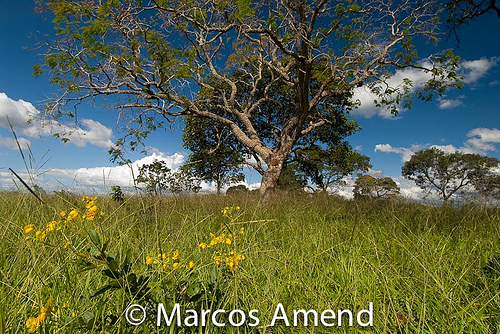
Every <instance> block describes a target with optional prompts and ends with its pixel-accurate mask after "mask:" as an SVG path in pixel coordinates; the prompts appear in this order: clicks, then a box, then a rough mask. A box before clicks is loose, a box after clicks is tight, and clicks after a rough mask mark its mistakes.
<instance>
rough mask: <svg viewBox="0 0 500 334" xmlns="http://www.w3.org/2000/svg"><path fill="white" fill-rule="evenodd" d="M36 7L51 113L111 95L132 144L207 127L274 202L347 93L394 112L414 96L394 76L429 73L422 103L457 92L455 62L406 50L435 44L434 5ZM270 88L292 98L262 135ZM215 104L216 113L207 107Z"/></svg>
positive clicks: (323, 2)
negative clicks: (238, 150) (162, 132)
mask: <svg viewBox="0 0 500 334" xmlns="http://www.w3.org/2000/svg"><path fill="white" fill-rule="evenodd" d="M40 2H41V3H42V5H44V6H45V7H46V8H47V9H48V10H49V11H51V12H52V13H53V14H54V16H55V19H54V23H55V29H56V39H55V40H52V41H50V42H49V43H48V45H47V46H48V48H47V50H46V54H45V64H46V66H45V67H43V66H37V67H35V74H40V73H42V70H43V68H45V69H48V71H49V72H50V75H51V76H52V82H53V83H54V84H58V85H60V86H62V87H63V88H64V92H63V93H62V94H61V95H60V97H59V98H56V99H55V100H54V101H53V103H51V104H49V105H48V107H47V111H48V113H50V114H52V115H64V114H66V115H70V116H74V115H75V113H74V112H73V109H69V110H70V111H67V112H64V111H65V109H64V108H62V107H64V106H68V103H69V104H76V105H77V104H78V103H80V102H81V101H82V100H85V99H90V98H93V97H97V96H104V95H114V96H117V99H116V101H118V102H117V104H116V106H117V108H119V109H120V110H121V111H122V112H123V115H124V116H127V117H122V118H121V119H126V120H128V121H129V122H127V125H130V124H135V125H134V126H131V127H130V131H129V134H130V135H133V136H135V137H137V138H138V139H139V140H137V139H134V140H132V141H131V142H132V144H135V143H137V142H138V141H140V140H141V139H143V138H144V137H145V136H147V135H148V133H149V132H150V131H151V129H155V128H157V127H158V126H164V124H163V123H161V119H163V120H166V121H169V122H170V121H173V120H174V119H175V118H176V117H177V116H182V115H193V116H196V117H205V118H209V119H211V120H214V121H215V122H218V123H220V124H223V125H225V126H226V127H227V128H228V129H229V130H230V131H231V133H232V134H233V135H234V136H235V138H236V139H237V140H238V141H239V142H240V143H241V145H242V146H243V147H245V149H246V150H247V151H249V152H251V153H252V155H253V156H257V157H258V158H259V159H258V161H262V162H263V163H262V164H261V165H260V166H261V167H262V168H260V169H261V170H260V171H261V173H262V175H263V177H262V182H261V193H262V194H263V195H268V194H270V193H272V191H273V189H274V188H275V186H276V184H277V180H278V178H279V175H280V173H281V170H282V169H283V167H284V166H285V162H286V160H287V158H288V157H289V155H290V153H291V152H292V150H293V147H294V145H295V144H296V143H297V142H298V141H299V140H300V139H301V138H302V137H303V136H305V135H307V134H308V133H310V132H311V131H315V130H318V129H321V128H322V127H325V126H330V127H335V126H336V124H335V123H332V120H331V119H332V118H331V117H330V115H331V113H340V112H344V113H345V112H347V111H348V108H346V107H349V106H352V105H353V104H355V102H356V101H352V99H351V97H352V94H353V90H354V89H355V88H357V87H361V86H363V87H365V88H366V89H368V90H371V91H372V92H373V93H375V94H376V95H378V96H379V98H378V103H379V104H380V105H386V106H388V107H389V108H391V110H392V111H394V112H396V111H397V108H398V107H400V106H401V105H406V104H407V103H405V101H406V102H408V101H407V99H408V98H409V97H410V95H411V92H412V89H410V87H411V86H412V82H411V81H410V80H409V79H405V80H404V81H403V83H401V85H397V86H391V85H389V81H388V79H389V78H390V76H391V74H393V73H394V71H395V70H397V69H404V68H407V67H414V68H420V69H422V70H423V71H426V72H427V74H428V76H429V81H428V82H427V83H426V84H425V86H424V87H423V90H422V91H420V93H421V94H419V96H420V97H423V98H425V99H428V98H429V95H428V94H427V93H429V92H431V91H432V92H435V91H437V92H439V93H442V92H443V91H444V89H445V87H446V86H450V85H455V86H459V85H460V81H459V78H458V76H457V75H456V74H455V71H456V68H457V65H458V59H457V58H456V57H454V56H453V55H452V54H451V53H450V52H444V53H438V54H434V55H428V54H426V55H424V56H425V57H427V60H426V61H425V62H421V61H420V57H421V56H419V55H418V53H417V50H416V48H415V46H414V45H413V40H414V39H418V40H424V39H426V40H428V41H431V42H433V43H435V42H437V40H438V39H437V33H438V26H439V22H438V21H439V20H438V12H439V6H440V4H439V2H437V1H424V0H408V1H403V2H399V1H396V2H392V1H385V0H366V1H365V0H360V1H354V0H346V1H341V2H338V1H328V0H311V1H307V0H294V1H281V0H274V1H266V2H260V1H259V2H257V1H256V2H251V1H249V0H234V1H231V0H189V1H188V0H179V1H173V2H172V1H166V0H152V1H150V2H143V1H133V0H110V1H101V0H89V1H77V0H40ZM235 71H240V72H242V73H243V77H244V80H240V79H239V78H240V77H241V76H240V77H238V76H236V77H235V76H234V75H233V73H234V72H235ZM265 72H267V73H269V76H270V78H267V77H266V75H264V73H265ZM264 78H265V79H264ZM214 80H216V81H217V84H213V82H214ZM276 83H279V84H280V85H284V89H286V90H288V91H291V92H293V94H292V95H291V96H293V98H294V100H293V101H289V102H290V103H289V105H290V108H289V109H288V110H287V111H286V113H284V114H282V115H280V117H278V118H277V119H275V118H271V117H268V121H267V123H268V124H267V128H266V131H264V132H262V131H261V130H260V129H258V128H257V127H256V124H255V123H254V120H255V119H258V117H256V114H258V113H259V112H261V107H262V106H263V105H264V104H266V103H268V102H269V101H271V100H273V98H274V96H273V95H272V94H271V93H270V91H271V90H272V86H273V85H276ZM262 85H264V87H263V88H260V89H258V87H259V86H262ZM241 90H244V91H245V94H244V95H243V94H239V92H240V91H241ZM261 92H264V93H263V94H261ZM120 97H123V98H120ZM214 98H215V99H216V100H218V101H219V102H218V105H217V106H216V107H217V110H222V111H223V113H220V112H217V113H215V112H212V111H210V110H209V109H207V108H205V106H206V105H207V103H209V102H210V103H213V101H214ZM112 101H115V100H112ZM275 102H277V103H279V102H281V101H275ZM129 110H130V112H128V111H129ZM265 116H266V115H263V117H265ZM261 119H262V117H261ZM334 119H335V117H334ZM265 134H272V136H273V138H274V139H273V140H271V141H268V140H266V139H265ZM125 142H126V141H125V140H123V139H121V140H119V141H118V144H124V143H125ZM116 152H117V151H116V148H115V153H116Z"/></svg>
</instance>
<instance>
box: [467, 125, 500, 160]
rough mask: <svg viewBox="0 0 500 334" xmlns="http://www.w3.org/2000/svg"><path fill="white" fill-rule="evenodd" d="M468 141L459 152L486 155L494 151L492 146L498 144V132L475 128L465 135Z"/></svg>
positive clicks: (499, 135)
mask: <svg viewBox="0 0 500 334" xmlns="http://www.w3.org/2000/svg"><path fill="white" fill-rule="evenodd" d="M467 137H469V138H470V139H468V140H467V141H466V142H465V144H464V147H463V148H461V149H460V150H461V151H464V152H466V153H477V154H487V152H488V151H496V147H495V145H494V144H498V143H500V130H498V129H487V128H475V129H472V130H470V131H469V132H468V133H467Z"/></svg>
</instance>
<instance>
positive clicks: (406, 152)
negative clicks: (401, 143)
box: [373, 144, 428, 162]
mask: <svg viewBox="0 0 500 334" xmlns="http://www.w3.org/2000/svg"><path fill="white" fill-rule="evenodd" d="M426 147H428V146H427V145H420V144H414V145H412V146H411V147H393V146H392V145H390V144H377V145H375V149H374V150H373V151H374V152H384V153H397V154H401V158H402V161H403V162H405V161H408V160H410V158H411V156H412V155H413V153H415V152H416V151H419V150H422V149H424V148H426Z"/></svg>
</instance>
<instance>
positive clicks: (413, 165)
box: [401, 148, 500, 205]
mask: <svg viewBox="0 0 500 334" xmlns="http://www.w3.org/2000/svg"><path fill="white" fill-rule="evenodd" d="M499 163H500V161H499V160H498V159H496V158H492V157H484V156H481V155H479V154H468V153H461V152H458V151H457V152H455V153H446V152H444V151H442V150H439V149H437V148H430V149H427V150H422V151H419V152H416V153H414V154H413V155H412V156H411V158H410V160H408V161H407V162H405V164H404V165H403V167H402V169H401V172H402V174H403V176H404V177H405V178H407V179H409V180H413V181H415V183H416V184H417V186H419V187H420V188H421V189H423V190H425V191H427V192H429V193H430V192H435V193H437V194H438V195H439V197H441V199H442V200H443V205H446V204H448V201H449V200H450V198H451V197H452V196H454V195H459V194H461V193H465V192H468V191H475V190H481V184H484V182H485V180H486V178H487V177H489V176H490V175H491V169H492V168H494V167H498V165H499Z"/></svg>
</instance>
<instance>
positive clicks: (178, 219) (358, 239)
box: [0, 193, 500, 333]
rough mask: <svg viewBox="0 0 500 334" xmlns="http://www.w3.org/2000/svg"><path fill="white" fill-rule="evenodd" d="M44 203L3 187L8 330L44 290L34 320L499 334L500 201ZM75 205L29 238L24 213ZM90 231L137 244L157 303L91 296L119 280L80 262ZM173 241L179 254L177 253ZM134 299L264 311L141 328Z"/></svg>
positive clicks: (76, 324)
mask: <svg viewBox="0 0 500 334" xmlns="http://www.w3.org/2000/svg"><path fill="white" fill-rule="evenodd" d="M44 202H45V204H41V203H40V202H38V201H37V200H36V199H35V198H32V197H30V196H28V195H24V194H17V193H3V194H1V196H0V222H1V224H2V226H3V229H2V231H1V233H0V281H1V285H0V305H1V306H0V326H3V327H2V328H0V332H2V331H3V332H8V333H18V332H26V331H27V330H28V327H27V323H26V321H27V320H28V319H30V317H32V318H36V317H37V316H39V315H40V313H41V308H42V307H44V306H45V305H46V303H47V301H48V300H49V299H51V301H52V302H51V315H50V316H47V317H46V318H45V319H44V320H43V321H41V322H40V325H39V327H38V328H37V329H36V331H35V332H40V333H43V332H46V333H78V332H81V333H87V332H95V333H99V332H105V333H151V332H165V331H166V332H176V331H177V332H180V333H182V332H186V333H188V332H196V333H219V332H221V333H222V332H240V333H245V332H259V333H291V332H295V333H323V332H325V333H326V332H328V333H330V332H339V333H343V332H345V333H361V332H365V333H397V332H400V333H489V332H491V333H494V332H496V330H497V329H498V328H497V326H498V325H497V323H498V320H499V319H500V307H499V303H500V298H499V291H500V290H499V287H500V285H499V279H500V264H499V258H500V244H499V241H498V240H499V237H500V228H499V224H500V210H498V209H484V208H478V207H462V208H450V207H429V206H423V205H419V204H415V203H396V202H384V201H379V202H353V201H346V200H342V199H338V198H333V197H329V198H328V197H307V196H299V195H296V196H294V195H288V196H281V197H279V198H277V199H275V200H274V201H272V202H270V203H266V204H265V205H262V204H261V203H260V202H259V199H258V198H257V197H254V196H250V195H241V196H235V197H228V196H212V195H207V196H193V197H178V198H168V197H166V198H161V199H156V198H140V197H131V198H127V199H126V200H125V202H123V203H121V202H114V201H112V200H111V198H107V197H98V198H97V199H96V203H95V204H96V205H97V206H98V208H99V212H103V213H104V215H102V216H101V215H99V214H97V215H96V216H95V219H93V220H87V219H83V218H82V216H83V214H84V213H85V212H86V210H87V208H85V206H86V202H85V201H82V198H81V196H71V195H65V196H60V197H57V196H46V197H44ZM236 207H239V208H240V209H238V210H236ZM72 208H75V209H77V210H78V211H79V212H80V216H79V218H78V220H75V222H74V223H72V224H68V226H66V227H64V228H62V229H61V230H58V231H53V232H50V233H49V234H48V235H47V237H46V239H45V240H44V241H43V242H41V241H40V240H33V239H26V237H27V236H28V234H26V233H25V231H24V227H25V226H26V225H28V224H34V225H35V226H36V228H37V229H41V228H44V227H45V226H46V224H47V222H49V221H55V220H61V219H63V218H62V217H61V211H66V212H69V210H71V209H72ZM224 208H233V209H232V210H224ZM224 211H226V213H224ZM242 227H243V231H244V234H243V235H242V238H241V240H239V239H237V238H235V239H231V243H226V242H225V241H224V242H223V243H221V244H219V245H215V246H214V247H212V248H210V247H209V248H206V249H202V247H200V246H199V245H200V244H201V243H206V244H209V243H210V241H211V240H212V239H211V236H210V233H213V237H217V236H221V235H222V234H224V235H225V236H226V237H224V239H221V240H226V239H227V236H228V235H229V234H231V235H232V238H233V237H234V236H236V235H238V234H239V233H240V231H241V228H242ZM31 233H34V232H31ZM93 233H95V235H93ZM29 235H31V234H29ZM96 236H97V237H98V238H99V243H100V246H103V244H104V243H106V242H108V243H107V246H106V250H105V253H106V254H107V256H109V257H110V258H113V259H116V262H117V263H119V264H120V265H122V264H123V263H125V260H124V259H125V257H126V256H125V254H126V253H127V251H128V252H129V254H130V259H129V260H130V273H133V274H134V275H136V276H137V277H138V278H139V277H141V276H143V277H149V281H148V287H149V288H150V290H148V291H150V295H148V298H150V299H149V301H146V299H147V298H145V297H144V298H142V297H141V298H142V299H139V296H140V293H141V292H137V291H136V292H135V293H132V292H131V291H132V290H131V289H132V285H127V286H119V287H118V288H116V289H110V290H108V291H105V292H103V293H101V294H98V295H96V296H95V297H93V296H92V295H93V294H95V293H96V292H97V291H99V289H100V288H102V287H103V286H106V285H107V284H110V282H111V279H110V278H109V277H107V276H106V275H103V274H102V270H104V269H106V268H108V267H109V263H110V262H109V259H108V260H106V261H107V262H106V261H104V262H102V263H101V264H99V263H97V262H96V261H95V259H93V260H92V261H93V263H97V268H95V269H89V268H87V269H89V270H83V269H85V268H83V267H82V263H81V262H82V261H81V259H86V258H85V257H84V255H85V256H87V258H88V259H92V256H94V255H96V253H99V252H98V248H99V247H97V246H96V242H95V240H93V238H95V237H96ZM68 241H69V242H70V245H69V246H68V245H67V242H68ZM65 246H66V248H65ZM217 247H219V248H217ZM176 251H177V252H178V258H179V259H178V260H173V258H174V257H175V252H176ZM215 251H217V252H219V253H217V254H219V255H221V259H222V260H221V262H222V263H221V264H219V265H217V264H215V263H214V256H215V255H214V254H215ZM231 251H233V252H234V253H233V255H234V256H235V255H236V254H241V255H243V256H244V259H241V261H239V263H238V264H237V266H236V267H230V266H229V264H228V263H231V262H230V260H228V258H230V257H231V253H230V252H231ZM163 253H165V254H166V255H165V257H166V258H168V259H169V261H170V262H168V265H165V266H164V265H163V264H159V262H158V261H157V263H150V264H149V265H148V264H147V263H146V261H147V258H148V256H149V257H152V258H155V257H158V254H160V255H161V254H163ZM93 254H94V255H93ZM155 259H156V258H155ZM233 260H234V258H233ZM79 261H80V263H78V262H79ZM176 261H177V263H178V265H177V266H174V265H173V263H176ZM226 261H227V262H226ZM191 262H192V266H191ZM233 265H234V263H233ZM107 266H108V267H107ZM125 272H126V270H125ZM196 289H199V290H202V291H204V293H205V295H204V297H203V298H201V299H198V300H194V299H193V300H190V299H189V298H190V296H191V295H192V294H194V293H195V292H193V291H197V290H196ZM176 298H177V299H176ZM132 302H137V303H139V304H141V303H144V306H145V307H149V308H151V309H153V305H154V304H155V303H159V302H161V303H164V304H165V305H166V306H168V307H172V305H173V304H174V303H175V302H180V303H181V304H182V307H183V308H185V309H190V308H201V307H204V308H223V309H226V310H232V309H241V310H244V311H247V312H248V311H249V310H251V309H256V310H258V318H259V320H260V323H259V326H257V327H248V326H247V327H245V326H242V327H239V328H236V327H231V326H229V325H227V326H225V327H221V328H219V327H215V326H213V325H209V326H207V327H205V328H200V327H197V328H191V327H186V326H184V327H175V326H173V327H172V328H171V329H166V328H165V326H163V327H160V328H157V327H156V321H155V319H150V318H148V320H147V321H146V322H144V323H143V324H142V325H139V326H137V327H133V326H130V325H128V324H127V322H126V321H125V317H124V316H123V312H124V310H125V309H126V307H127V306H128V305H129V304H130V303H132ZM369 302H373V304H374V324H373V327H360V326H354V327H352V328H349V327H347V326H343V327H341V328H338V327H328V328H326V327H322V326H319V327H312V326H308V327H303V326H297V327H285V326H284V325H283V323H282V322H279V323H277V324H276V325H275V326H273V327H270V326H269V324H270V323H271V319H272V317H273V313H274V311H275V309H276V305H277V304H278V303H282V304H283V305H284V307H285V309H286V310H287V313H288V311H290V312H291V311H292V310H294V309H306V310H309V309H314V310H318V311H319V312H321V311H322V310H324V309H333V310H337V309H350V310H354V311H357V310H360V309H365V308H367V306H368V303H369ZM168 307H167V309H168ZM149 308H148V315H149V310H150V309H149ZM151 318H153V317H151Z"/></svg>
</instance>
